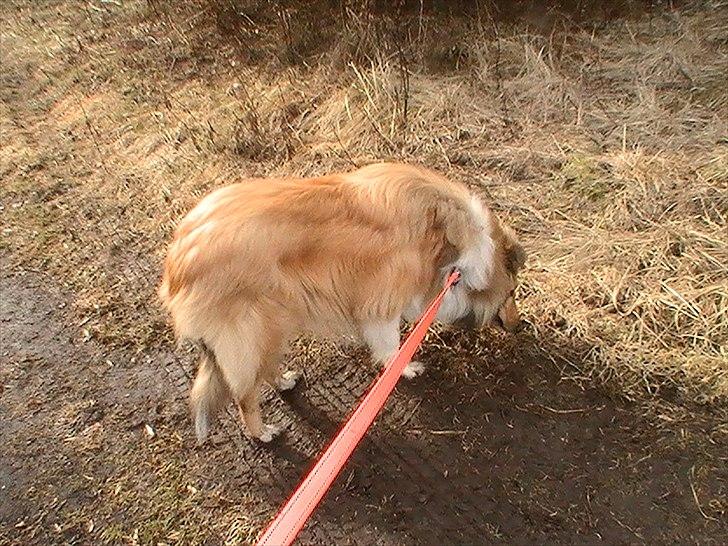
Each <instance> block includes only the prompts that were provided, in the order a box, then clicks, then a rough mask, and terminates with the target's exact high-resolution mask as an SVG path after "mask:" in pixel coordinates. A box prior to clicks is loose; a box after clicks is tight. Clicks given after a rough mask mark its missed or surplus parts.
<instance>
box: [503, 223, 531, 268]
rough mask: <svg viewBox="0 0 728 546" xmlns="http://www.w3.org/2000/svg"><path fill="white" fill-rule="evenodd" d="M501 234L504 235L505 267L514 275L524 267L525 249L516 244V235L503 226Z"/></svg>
mask: <svg viewBox="0 0 728 546" xmlns="http://www.w3.org/2000/svg"><path fill="white" fill-rule="evenodd" d="M503 234H504V235H505V245H504V247H505V253H506V267H507V268H508V271H510V272H511V273H513V274H514V275H515V274H516V273H518V272H519V271H520V270H521V269H522V268H523V266H524V265H526V258H527V255H526V249H524V248H523V246H522V245H521V243H519V242H518V239H517V238H516V234H515V232H514V231H513V230H512V229H511V228H509V227H506V226H504V227H503Z"/></svg>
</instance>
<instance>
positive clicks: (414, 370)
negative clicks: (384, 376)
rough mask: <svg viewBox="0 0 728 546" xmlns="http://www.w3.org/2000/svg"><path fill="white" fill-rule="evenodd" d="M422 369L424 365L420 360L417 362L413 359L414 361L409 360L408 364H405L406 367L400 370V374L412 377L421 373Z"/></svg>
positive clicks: (423, 369)
mask: <svg viewBox="0 0 728 546" xmlns="http://www.w3.org/2000/svg"><path fill="white" fill-rule="evenodd" d="M424 371H425V365H424V364H423V363H422V362H417V361H416V360H415V361H414V362H410V363H409V364H407V367H406V368H405V369H404V370H403V371H402V376H403V377H406V378H407V379H412V378H413V377H417V376H418V375H422V372H424Z"/></svg>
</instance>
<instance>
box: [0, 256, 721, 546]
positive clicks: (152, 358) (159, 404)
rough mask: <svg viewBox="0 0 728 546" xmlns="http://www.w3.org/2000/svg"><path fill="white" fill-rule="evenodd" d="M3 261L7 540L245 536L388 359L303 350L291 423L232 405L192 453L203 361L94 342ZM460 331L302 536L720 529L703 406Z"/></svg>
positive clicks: (671, 533) (711, 532)
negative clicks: (670, 405)
mask: <svg viewBox="0 0 728 546" xmlns="http://www.w3.org/2000/svg"><path fill="white" fill-rule="evenodd" d="M4 271H5V272H4V273H3V276H2V284H1V285H0V286H1V290H2V306H1V313H0V324H1V325H2V360H1V363H2V367H1V369H2V385H3V390H2V397H1V398H0V403H1V404H2V413H3V415H4V416H5V418H4V420H3V421H4V424H3V427H2V441H0V450H1V451H0V455H1V456H0V461H2V463H0V464H1V465H2V466H1V467H0V495H1V497H0V499H1V502H0V522H1V524H2V528H1V529H2V531H1V533H2V534H0V537H2V539H4V541H6V543H11V544H68V543H71V544H90V543H92V542H96V541H98V540H102V541H104V542H108V543H118V544H122V543H141V544H147V543H152V544H153V543H178V542H179V543H203V542H204V543H206V544H222V543H236V542H242V543H245V542H248V541H250V540H251V539H252V538H254V536H255V534H256V532H257V531H258V530H259V529H260V528H261V526H262V525H264V523H265V521H266V520H267V518H269V517H270V516H271V514H272V513H273V511H274V509H275V508H276V507H277V506H278V505H279V504H280V503H282V502H283V501H284V500H285V498H286V497H287V495H288V494H289V492H290V491H291V490H292V488H293V487H294V486H295V485H296V483H297V481H298V480H299V479H300V477H301V476H302V475H303V473H304V472H305V470H306V468H307V467H308V466H309V465H310V464H311V461H312V460H313V457H314V456H315V454H316V453H317V452H318V451H319V450H320V449H321V448H322V446H323V445H324V443H325V441H326V439H327V438H329V437H330V436H331V435H332V434H333V433H334V432H335V431H336V428H337V427H338V424H339V423H340V422H341V421H342V419H343V418H344V417H345V416H346V415H347V412H348V411H349V410H350V408H351V407H352V406H353V405H354V404H355V402H356V400H357V399H358V398H359V396H360V395H361V394H362V393H363V392H364V390H365V388H366V386H367V385H368V384H369V383H370V382H371V380H372V379H373V377H374V376H375V374H376V370H375V369H373V367H372V366H369V365H367V364H366V355H364V354H363V352H362V351H359V350H355V349H352V350H347V351H345V352H337V351H335V350H332V349H330V348H328V349H327V348H323V350H313V349H312V348H313V347H315V346H314V345H310V346H305V347H302V348H301V350H300V351H299V352H298V353H299V354H300V355H303V356H299V357H297V358H295V359H294V360H295V361H296V363H297V364H299V365H303V364H305V366H304V369H305V371H306V380H305V382H303V383H302V384H300V385H299V386H297V387H296V389H295V390H294V392H293V393H291V394H290V395H286V396H284V397H282V398H279V397H276V396H273V395H271V396H269V400H268V402H267V403H266V409H267V413H268V416H269V419H270V420H271V421H272V422H279V423H283V424H285V432H284V434H283V436H282V437H281V438H279V439H277V440H276V441H274V443H273V444H272V445H271V446H265V447H264V446H260V445H257V444H254V443H253V442H251V441H249V440H248V439H247V438H246V437H245V436H244V435H243V433H242V431H241V430H240V428H239V427H238V426H237V423H236V421H235V420H234V419H232V418H230V417H229V416H226V417H225V419H223V423H222V425H220V426H219V427H218V432H217V433H216V435H215V436H214V437H213V441H212V442H211V443H210V444H209V445H206V446H204V447H199V448H198V447H196V446H195V443H194V438H193V436H192V434H191V431H192V428H191V423H190V420H189V417H188V412H187V407H186V403H185V398H186V391H187V387H188V379H187V374H188V373H189V372H190V371H191V366H190V363H189V358H184V359H183V361H180V360H178V359H177V357H175V356H174V355H173V354H172V353H171V352H169V351H168V350H163V349H157V350H150V351H144V352H143V353H140V354H133V353H129V352H124V351H115V352H109V351H108V350H107V349H106V348H105V347H104V346H103V345H100V344H97V343H95V342H94V341H88V342H85V343H84V341H83V340H82V339H79V336H78V329H77V328H76V327H75V325H74V324H73V323H71V322H70V321H69V320H68V318H69V317H68V314H67V308H68V304H69V302H70V299H71V298H70V294H68V293H66V292H65V291H64V290H63V289H61V288H60V287H59V286H58V284H57V283H56V282H55V281H53V280H52V279H50V278H48V277H46V276H44V275H42V274H39V273H34V272H30V271H25V272H23V271H13V272H9V271H7V270H6V269H5V268H4ZM465 339H466V337H463V334H459V333H454V332H440V333H439V334H436V335H435V334H433V335H432V336H430V339H429V341H428V343H427V346H426V348H425V350H424V355H423V359H424V360H425V361H426V362H428V363H429V364H430V367H429V369H428V372H427V373H426V375H424V376H423V377H421V378H418V379H416V380H415V381H413V382H406V383H404V382H403V383H401V384H400V385H399V386H398V388H397V391H396V392H395V394H394V395H393V397H392V399H391V401H390V402H389V403H388V405H387V407H386V408H385V410H384V412H383V414H382V417H381V419H380V420H379V421H378V422H377V423H376V425H375V427H374V428H373V430H372V431H371V433H370V434H369V436H368V437H367V438H366V439H365V440H364V442H363V444H362V445H361V446H360V447H359V449H358V450H357V452H356V453H355V455H354V457H353V460H352V461H351V462H350V463H349V465H348V466H347V467H346V469H345V470H344V472H343V473H342V475H341V476H340V477H339V479H338V480H337V482H336V484H335V485H334V487H333V489H332V490H331V491H330V492H329V494H328V496H327V497H326V499H325V500H324V502H323V504H322V505H321V506H320V508H319V510H318V511H317V512H316V513H315V515H314V517H313V519H312V521H311V522H310V524H309V525H308V527H307V528H306V529H305V530H304V532H303V533H302V535H301V537H300V542H299V543H300V544H322V545H324V544H362V545H364V544H366V545H368V544H381V545H390V544H392V545H394V544H433V545H434V544H493V543H507V544H545V543H548V544H597V543H600V544H643V543H647V544H715V545H718V544H724V543H725V541H726V539H727V538H728V525H727V522H726V520H725V519H722V520H720V519H719V517H715V516H714V515H711V514H716V515H717V513H718V511H719V510H720V509H724V505H722V504H721V503H723V502H725V501H724V499H725V496H726V488H727V487H728V471H727V468H726V443H725V441H724V437H723V436H722V435H721V433H720V430H718V428H717V427H716V422H715V418H714V417H711V415H710V414H709V413H706V412H705V411H697V412H693V413H692V414H691V415H690V416H689V417H686V418H685V420H684V421H683V422H669V421H668V422H666V421H664V420H661V419H660V415H659V414H655V413H652V414H651V415H642V414H641V412H640V408H639V407H638V406H635V405H626V404H624V403H621V402H618V401H614V400H612V399H610V398H608V397H606V396H605V395H604V394H602V393H600V392H599V391H598V390H596V389H591V388H586V389H583V388H581V387H580V386H579V385H578V384H577V383H575V382H573V381H568V380H567V381H564V380H561V379H560V378H561V377H562V374H561V373H560V372H559V366H566V365H567V364H566V363H564V362H562V361H561V360H560V358H559V357H558V355H548V354H544V353H541V352H539V351H538V350H537V349H535V346H534V343H533V340H532V339H529V336H528V335H525V334H524V335H519V336H516V337H508V338H506V337H500V336H498V337H493V338H492V339H488V340H484V341H483V343H482V346H481V347H480V349H481V350H480V356H479V357H478V359H477V361H475V362H468V363H467V365H465V366H464V365H463V363H462V362H458V359H457V356H456V354H457V344H458V343H459V342H462V341H463V340H465ZM471 341H472V340H471ZM306 349H308V350H306ZM318 349H321V348H320V347H319V348H318ZM446 362H449V363H450V364H449V365H448V364H446ZM670 419H672V418H670ZM711 422H712V423H713V424H712V425H711V424H710V423H711ZM147 425H148V426H149V427H151V428H150V429H149V430H150V431H153V434H154V436H153V437H150V436H151V434H150V432H147V428H146V427H147ZM221 523H224V524H225V525H226V528H223V529H221V528H220V524H221Z"/></svg>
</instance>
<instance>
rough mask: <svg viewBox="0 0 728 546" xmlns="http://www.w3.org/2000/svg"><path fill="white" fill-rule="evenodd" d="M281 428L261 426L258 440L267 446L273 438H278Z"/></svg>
mask: <svg viewBox="0 0 728 546" xmlns="http://www.w3.org/2000/svg"><path fill="white" fill-rule="evenodd" d="M281 430H283V429H282V427H280V426H276V425H263V431H262V432H261V433H260V435H259V436H258V440H260V441H261V442H263V443H264V444H267V443H268V442H270V441H272V440H273V438H275V437H276V436H278V434H280V432H281Z"/></svg>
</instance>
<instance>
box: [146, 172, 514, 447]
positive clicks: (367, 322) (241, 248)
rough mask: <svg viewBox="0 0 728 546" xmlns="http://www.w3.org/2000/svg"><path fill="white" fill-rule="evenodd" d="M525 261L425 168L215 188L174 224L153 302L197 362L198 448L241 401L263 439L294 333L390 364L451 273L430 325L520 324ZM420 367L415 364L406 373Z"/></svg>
mask: <svg viewBox="0 0 728 546" xmlns="http://www.w3.org/2000/svg"><path fill="white" fill-rule="evenodd" d="M524 259H525V256H524V253H523V250H522V248H521V247H520V245H519V244H518V242H517V241H516V239H515V236H514V235H513V233H512V232H511V231H510V230H509V229H507V228H504V227H503V226H501V224H500V223H499V222H498V220H497V219H496V218H495V216H494V215H493V214H492V213H491V211H489V209H488V208H487V207H486V206H485V205H484V204H483V203H482V202H481V201H480V200H479V199H478V198H477V197H475V196H474V195H472V194H471V193H470V192H469V191H468V190H467V188H466V187H465V186H463V185H462V184H459V183H455V182H452V181H450V180H448V179H446V178H444V177H442V176H440V175H439V174H437V173H435V172H432V171H430V170H427V169H424V168H421V167H416V166H410V165H402V164H389V163H382V164H375V165H370V166H367V167H363V168H361V169H358V170H356V171H353V172H349V173H342V174H332V175H328V176H322V177H319V178H309V179H290V178H279V179H254V180H248V181H244V182H241V183H239V184H234V185H231V186H228V187H224V188H221V189H218V190H216V191H214V192H212V193H211V194H209V195H208V196H207V197H205V198H204V199H203V200H202V201H201V202H200V203H199V204H198V205H197V206H196V207H195V208H194V209H193V210H192V211H191V212H190V213H189V214H188V215H187V216H186V217H185V218H184V219H183V220H182V222H181V223H180V224H179V226H178V228H177V230H176V232H175V235H174V240H173V241H172V243H171V245H170V247H169V251H168V255H167V259H166V262H165V269H164V276H163V281H162V285H161V287H160V290H159V294H160V297H161V299H162V302H163V304H164V306H165V307H166V309H167V310H168V311H169V313H170V315H171V317H172V321H173V324H174V327H175V331H176V333H177V335H178V336H179V337H180V338H186V339H192V340H197V341H199V342H201V344H202V346H203V348H204V356H203V360H202V363H201V365H200V368H199V371H198V374H197V378H196V379H195V383H194V385H193V388H192V394H191V404H192V410H193V415H194V416H195V422H196V432H197V435H198V438H199V439H200V440H204V438H205V437H206V436H207V434H208V432H209V429H210V425H211V420H212V418H213V417H214V415H215V413H216V412H217V411H218V410H219V409H220V408H221V407H223V406H224V405H225V404H226V403H227V402H228V401H230V400H233V401H235V402H236V403H237V404H238V405H239V408H240V413H241V417H242V419H243V421H244V422H245V424H246V425H247V427H248V430H249V432H250V433H251V435H253V436H255V437H257V438H259V439H261V440H263V441H268V440H270V439H271V438H272V436H273V434H274V433H275V429H274V428H273V427H270V426H266V425H264V424H263V420H262V417H261V412H260V408H259V403H258V396H259V392H260V387H261V384H262V382H264V381H267V382H269V383H271V384H274V385H277V386H279V387H280V388H290V387H292V386H293V384H294V383H295V374H293V373H291V372H285V371H284V370H283V369H282V367H281V361H282V358H283V356H284V354H285V351H286V347H287V345H288V343H289V342H290V341H291V340H293V339H294V338H295V337H297V336H299V335H302V334H310V335H314V336H326V337H340V336H356V337H357V338H359V339H361V340H362V341H364V342H366V343H367V344H368V345H369V347H370V348H371V350H372V354H373V357H374V358H375V360H377V361H380V362H384V361H386V360H387V359H388V358H389V357H390V356H391V354H392V353H394V352H395V351H396V350H397V348H398V345H399V327H400V321H401V320H402V319H405V320H412V319H414V318H416V317H417V315H418V314H419V313H420V312H421V311H422V309H423V307H424V305H426V303H427V302H428V301H429V300H430V298H431V297H433V296H434V295H435V294H436V293H437V292H438V290H439V289H440V287H441V286H442V282H443V279H444V277H445V275H446V274H447V273H448V272H449V271H450V270H451V269H452V268H453V267H457V268H459V269H460V271H461V273H462V281H461V282H460V283H459V284H458V285H457V286H456V287H454V288H453V289H452V290H451V291H450V292H449V293H448V295H447V296H446V298H445V300H444V302H443V305H442V307H441V310H440V312H439V314H438V317H437V318H438V320H440V321H442V322H453V321H456V320H459V319H464V318H470V319H471V322H472V319H474V320H475V323H476V324H477V325H478V326H485V325H487V324H488V323H490V322H491V321H492V320H494V319H495V320H497V321H499V322H500V324H501V325H503V326H505V327H506V328H508V329H513V328H515V327H516V325H517V324H518V322H519V318H518V312H517V310H516V307H515V302H514V298H513V291H514V289H515V287H516V274H517V272H518V270H519V269H520V268H521V267H522V265H523V262H524ZM421 370H422V366H421V364H418V363H411V364H410V366H409V367H408V369H407V370H406V371H405V374H406V375H408V376H413V375H416V374H417V373H419V372H420V371H421Z"/></svg>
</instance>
